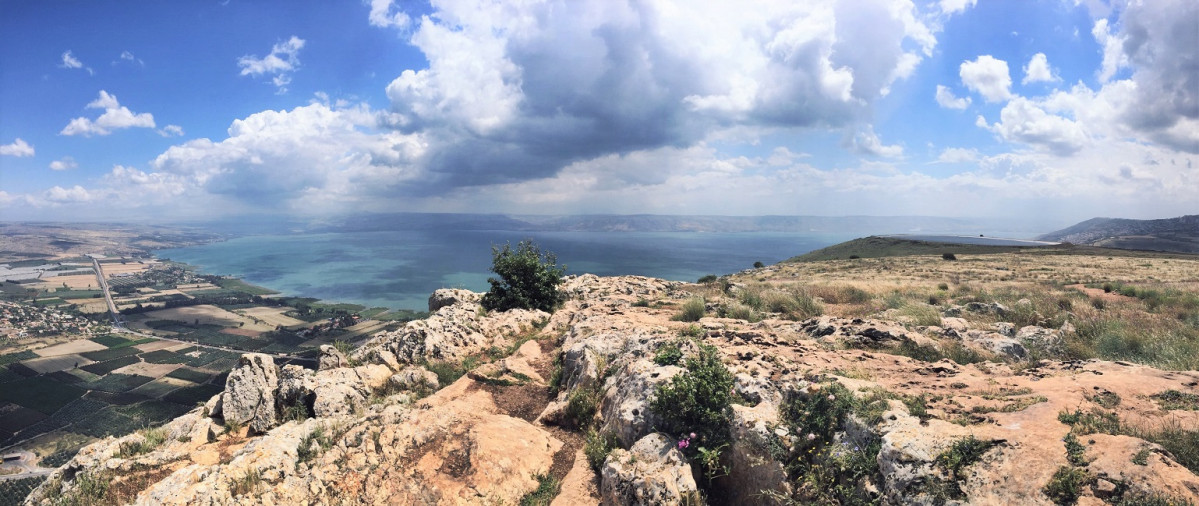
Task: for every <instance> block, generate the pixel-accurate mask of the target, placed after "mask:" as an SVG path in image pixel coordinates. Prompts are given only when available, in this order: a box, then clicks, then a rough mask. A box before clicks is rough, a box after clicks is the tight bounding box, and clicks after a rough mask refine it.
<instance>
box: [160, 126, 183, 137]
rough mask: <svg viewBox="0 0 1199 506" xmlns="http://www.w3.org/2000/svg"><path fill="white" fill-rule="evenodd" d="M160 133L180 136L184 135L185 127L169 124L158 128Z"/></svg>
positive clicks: (166, 135) (167, 135)
mask: <svg viewBox="0 0 1199 506" xmlns="http://www.w3.org/2000/svg"><path fill="white" fill-rule="evenodd" d="M158 135H161V136H163V137H180V136H182V135H183V127H181V126H179V125H167V126H164V127H162V128H161V129H159V130H158Z"/></svg>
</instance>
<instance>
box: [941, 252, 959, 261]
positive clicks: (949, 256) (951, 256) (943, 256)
mask: <svg viewBox="0 0 1199 506" xmlns="http://www.w3.org/2000/svg"><path fill="white" fill-rule="evenodd" d="M941 259H942V260H957V259H958V257H957V255H954V254H953V253H941Z"/></svg>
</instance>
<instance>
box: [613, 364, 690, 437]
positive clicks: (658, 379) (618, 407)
mask: <svg viewBox="0 0 1199 506" xmlns="http://www.w3.org/2000/svg"><path fill="white" fill-rule="evenodd" d="M681 372H683V368H681V367H678V366H673V365H670V366H660V365H657V364H655V363H653V362H651V361H649V360H646V359H641V360H637V361H634V362H631V363H628V364H626V365H625V367H623V368H621V369H619V370H618V371H617V372H616V373H614V374H613V377H612V378H611V379H610V380H609V383H608V388H607V390H606V391H605V394H604V398H603V400H602V401H601V402H600V409H599V411H600V417H601V420H602V425H601V428H602V429H601V430H602V431H605V432H611V433H613V434H616V437H617V438H619V439H620V441H621V443H622V445H623V446H629V445H631V444H633V442H634V441H637V440H639V439H641V437H642V436H645V435H646V434H649V433H650V432H651V431H652V430H653V427H654V425H655V423H656V422H657V417H655V416H654V414H653V412H652V411H651V410H650V408H649V407H650V401H651V400H652V399H653V398H654V391H655V390H656V389H657V388H658V385H661V384H663V383H666V382H669V381H670V378H673V377H674V376H675V375H676V374H679V373H681Z"/></svg>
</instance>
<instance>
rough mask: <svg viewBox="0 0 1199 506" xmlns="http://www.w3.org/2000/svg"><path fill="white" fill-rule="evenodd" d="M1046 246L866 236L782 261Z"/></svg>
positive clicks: (969, 252) (986, 251) (974, 252)
mask: <svg viewBox="0 0 1199 506" xmlns="http://www.w3.org/2000/svg"><path fill="white" fill-rule="evenodd" d="M1045 248H1048V246H987V245H980V244H949V243H944V242H929V241H915V240H911V239H900V238H895V237H878V236H870V237H863V238H860V239H854V240H852V241H846V242H843V243H840V244H834V245H832V246H829V247H827V248H822V249H818V250H816V251H811V252H808V253H805V254H803V255H799V256H796V257H792V258H789V259H787V260H785V261H786V262H819V261H822V260H845V259H849V258H881V257H897V256H911V255H942V254H945V253H953V254H954V255H961V254H967V255H985V254H989V253H1009V252H1012V251H1020V250H1024V249H1045Z"/></svg>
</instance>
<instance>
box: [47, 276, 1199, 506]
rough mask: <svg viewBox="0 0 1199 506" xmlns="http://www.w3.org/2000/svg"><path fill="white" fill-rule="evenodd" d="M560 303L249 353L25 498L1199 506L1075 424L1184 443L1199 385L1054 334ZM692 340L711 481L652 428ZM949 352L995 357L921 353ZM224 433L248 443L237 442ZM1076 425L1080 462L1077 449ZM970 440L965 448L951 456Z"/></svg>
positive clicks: (1163, 464) (471, 298)
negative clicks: (830, 477) (716, 452)
mask: <svg viewBox="0 0 1199 506" xmlns="http://www.w3.org/2000/svg"><path fill="white" fill-rule="evenodd" d="M562 286H563V289H564V290H565V292H566V293H567V294H568V295H569V299H568V300H567V302H566V303H565V306H564V307H563V308H562V309H560V310H559V311H557V312H556V313H554V314H553V315H552V316H551V315H549V314H546V313H542V312H536V311H508V312H503V313H487V312H485V311H482V310H481V307H480V306H479V305H478V294H472V293H469V292H464V291H461V290H453V291H450V290H439V291H438V292H437V293H435V294H434V296H433V297H431V298H430V310H431V311H432V314H431V315H430V316H429V318H428V319H426V320H422V321H418V322H411V323H409V324H407V325H406V326H405V327H404V328H402V329H400V330H398V331H395V332H388V333H382V334H379V335H376V336H374V337H372V338H371V339H369V340H368V341H367V342H366V343H365V344H364V345H363V346H361V347H360V348H358V349H356V350H354V351H353V352H351V353H349V356H344V355H342V354H339V353H336V350H335V349H331V348H330V349H327V350H322V351H323V353H322V361H321V365H320V367H319V369H318V370H311V369H306V368H303V367H300V366H297V365H285V366H283V367H277V366H276V365H275V364H274V362H273V360H272V358H271V357H270V356H268V355H261V354H247V355H245V356H244V357H243V358H242V360H241V362H240V363H239V365H238V367H237V368H236V369H235V370H234V371H233V372H232V373H231V374H230V375H229V380H228V382H227V384H226V389H225V391H224V392H223V393H221V394H219V395H218V396H216V397H214V398H213V400H211V401H209V402H208V403H206V404H205V406H202V407H197V408H196V409H195V410H193V411H191V412H189V413H187V414H186V415H184V416H182V417H180V418H178V419H176V420H174V421H172V422H170V423H168V424H167V425H166V426H165V427H164V428H162V429H161V430H162V431H163V432H162V434H160V435H162V436H164V437H161V438H152V437H150V436H157V434H150V433H147V432H142V433H138V434H131V435H128V436H125V437H122V438H108V439H105V440H102V441H99V442H97V443H95V444H92V445H90V446H88V447H86V448H85V449H84V450H83V451H81V452H80V453H79V454H78V455H76V456H75V458H73V459H72V460H71V461H70V462H69V463H67V464H66V465H65V466H63V467H62V468H60V469H59V470H57V471H56V472H55V474H54V475H53V476H52V477H51V478H50V479H49V480H47V482H46V483H45V484H43V485H42V487H40V488H39V489H38V490H37V491H36V492H35V493H34V494H33V495H31V496H30V498H29V499H28V502H27V503H28V504H53V503H54V502H55V501H58V500H64V501H65V502H69V501H66V499H72V498H73V499H77V500H78V502H83V503H86V502H89V501H88V500H86V499H87V498H89V497H94V495H88V494H94V493H95V490H94V489H93V488H90V487H92V484H94V483H95V482H96V480H103V481H104V482H105V483H108V484H110V485H109V486H108V488H106V489H105V490H107V492H105V493H108V494H124V495H117V496H115V497H109V496H106V497H107V499H105V500H108V499H113V500H111V501H109V502H116V503H121V502H130V503H134V504H342V503H349V504H517V503H520V501H521V499H522V498H523V497H525V496H526V495H529V494H532V493H534V492H535V491H537V490H538V489H539V487H542V486H544V485H546V484H549V483H554V480H558V481H557V483H560V486H561V493H560V495H559V496H558V499H557V500H556V501H555V502H554V504H571V505H574V504H601V503H602V504H701V503H703V502H704V501H710V502H713V503H725V504H751V503H753V504H784V503H787V501H788V500H796V501H799V500H800V499H802V498H806V497H813V496H816V495H819V493H825V492H827V493H830V494H835V493H853V494H860V495H861V496H862V497H870V498H873V499H875V500H878V501H880V502H882V503H883V504H955V503H961V504H1051V501H1050V499H1049V497H1048V496H1047V495H1046V492H1045V490H1046V487H1047V486H1048V484H1049V483H1050V482H1051V480H1053V479H1054V474H1055V472H1057V471H1058V470H1059V469H1061V468H1063V467H1065V468H1069V469H1075V470H1076V472H1077V473H1081V476H1084V477H1085V480H1084V481H1083V482H1082V484H1081V485H1080V487H1081V488H1080V491H1079V494H1080V496H1081V497H1080V499H1079V503H1080V504H1084V503H1085V504H1101V503H1103V502H1108V503H1115V502H1118V501H1120V500H1121V498H1132V497H1134V496H1136V497H1140V496H1142V495H1145V494H1158V495H1160V496H1162V497H1167V498H1173V499H1177V500H1190V501H1196V500H1199V499H1197V498H1199V477H1197V476H1196V475H1195V473H1194V472H1192V471H1191V470H1190V469H1187V468H1186V467H1184V466H1182V465H1180V464H1179V463H1178V460H1177V458H1176V457H1177V456H1175V455H1171V454H1170V452H1168V451H1167V450H1166V449H1165V448H1163V447H1162V446H1159V445H1156V444H1154V443H1151V442H1149V441H1147V440H1145V439H1141V438H1139V437H1135V436H1134V435H1132V434H1133V432H1131V431H1125V432H1118V431H1109V432H1112V433H1103V432H1102V431H1099V432H1095V431H1092V432H1083V431H1081V430H1080V429H1076V428H1074V427H1072V426H1071V425H1070V424H1069V423H1067V422H1068V421H1069V420H1070V418H1069V417H1070V416H1072V415H1070V414H1071V413H1082V414H1086V413H1092V412H1095V413H1101V415H1095V416H1110V417H1114V418H1116V419H1120V420H1127V421H1128V423H1130V424H1136V425H1135V426H1137V427H1153V426H1155V425H1154V424H1160V423H1167V422H1168V423H1175V424H1178V426H1180V427H1184V428H1186V427H1191V428H1193V427H1197V426H1199V411H1191V410H1179V409H1165V408H1163V407H1162V406H1161V405H1159V404H1158V403H1157V401H1155V400H1154V397H1152V396H1154V395H1157V394H1160V393H1161V392H1164V391H1167V390H1173V391H1177V392H1182V393H1184V394H1189V395H1190V394H1194V395H1199V389H1197V386H1199V372H1193V371H1174V372H1169V371H1160V370H1157V369H1153V368H1149V367H1144V366H1138V365H1132V364H1125V363H1119V362H1106V361H1098V360H1091V361H1075V362H1053V361H1047V360H1046V361H1040V362H1036V363H1030V362H1029V361H1028V360H1027V358H1026V356H1027V349H1028V348H1030V347H1033V346H1054V345H1055V343H1059V342H1060V340H1061V336H1062V335H1063V333H1064V332H1065V331H1063V330H1054V329H1045V328H1042V327H1023V328H1020V329H1018V330H1017V329H1016V328H1015V327H1014V326H1010V325H1009V326H1005V325H1003V323H1002V322H1000V323H998V324H996V323H977V322H978V320H970V319H968V318H966V317H965V316H946V317H944V318H942V322H941V323H942V325H941V326H938V327H918V326H914V325H912V324H910V323H909V324H908V325H904V324H902V323H900V322H896V321H893V320H888V319H885V318H884V317H883V316H880V315H875V316H871V317H868V318H839V317H833V316H820V317H817V318H810V319H806V320H803V321H791V320H786V319H782V318H775V317H771V316H770V315H768V316H767V317H766V318H765V319H764V320H762V321H757V322H749V321H746V320H736V319H731V318H715V317H711V316H705V317H704V318H702V319H701V320H700V321H698V322H694V323H692V322H679V321H674V320H672V317H674V316H675V315H676V314H678V307H679V305H681V303H682V302H683V301H684V300H685V299H687V298H689V297H691V296H692V293H690V292H687V291H686V290H683V289H682V288H683V286H682V285H680V284H679V283H674V282H667V281H662V280H656V279H650V278H641V277H632V276H627V277H616V278H599V277H595V276H590V275H587V276H578V277H570V278H568V279H566V280H565V281H564V283H563V285H562ZM742 289H743V290H745V289H746V288H744V287H743V288H742ZM696 290H699V289H696ZM951 309H952V308H951ZM973 311H985V312H986V315H987V319H986V320H984V321H986V322H994V321H995V318H998V317H1000V315H1001V314H1002V313H1003V311H1007V309H1006V308H1003V311H1000V308H996V307H994V306H993V305H990V304H982V306H980V307H966V306H963V307H961V308H959V310H958V313H959V314H963V315H966V316H968V314H967V313H971V312H973ZM701 346H712V347H715V349H716V350H717V353H718V356H719V357H720V359H721V361H722V364H723V366H724V367H725V368H726V369H727V371H728V374H729V377H731V378H732V383H731V384H732V386H731V389H730V393H731V395H732V396H733V398H734V399H735V402H734V403H733V404H732V405H731V406H729V408H728V411H727V415H728V419H727V422H728V424H727V427H726V429H727V435H728V439H727V446H725V447H722V448H721V452H722V457H721V459H720V460H719V461H718V462H715V465H714V466H710V467H707V468H705V467H704V466H703V464H701V463H700V462H699V460H698V459H699V452H698V449H697V446H699V444H700V443H701V442H700V441H698V440H696V441H695V446H692V445H691V444H690V443H691V439H690V438H692V437H695V436H693V435H684V434H673V433H666V432H661V431H662V430H663V427H665V426H666V424H665V423H664V422H665V420H664V417H666V418H669V417H670V416H672V413H670V412H658V411H655V408H654V402H653V400H654V399H655V398H656V396H657V395H658V392H659V389H660V388H661V387H662V386H663V385H668V384H672V383H673V382H674V381H675V380H676V379H679V378H687V375H688V374H691V371H690V370H689V369H688V367H689V365H688V361H687V359H688V358H691V357H695V356H697V354H698V353H699V352H700V349H701ZM958 347H967V348H971V349H974V350H977V351H979V352H980V353H982V356H984V357H990V358H992V360H991V361H986V362H979V363H971V364H958V363H955V362H953V361H951V360H948V359H944V358H941V357H939V356H931V357H925V356H920V353H930V354H931V353H935V352H936V350H938V349H942V350H949V349H951V348H952V349H956V348H958ZM912 350H915V351H916V352H919V353H915V352H913V351H912ZM668 352H669V353H668ZM904 353H908V354H912V355H913V356H919V357H920V358H911V357H909V356H904V355H903V354H904ZM671 354H674V355H673V356H674V358H669V356H671ZM663 357H667V358H663ZM471 363H477V365H476V366H474V367H472V368H471V370H469V371H461V370H460V369H459V371H461V372H465V374H462V375H461V377H458V378H457V379H456V380H452V381H447V382H446V383H447V384H440V383H439V380H438V378H439V375H440V376H441V377H442V378H452V377H451V376H448V375H449V374H451V372H452V371H453V370H454V368H456V367H461V366H463V364H471ZM424 364H428V368H426V367H425V365H424ZM430 369H433V370H436V371H437V373H434V372H432V370H430ZM821 387H823V388H829V389H832V388H838V390H836V391H837V392H844V393H840V394H838V396H833V395H832V394H829V395H830V401H829V402H833V401H834V400H835V398H836V397H842V398H844V397H849V396H852V397H853V398H854V399H855V403H853V404H852V410H853V411H852V412H851V413H848V414H844V416H843V417H842V419H839V420H833V421H832V422H830V421H825V422H821V423H827V424H828V425H827V426H826V427H824V428H827V429H828V431H829V432H828V434H829V436H828V437H829V439H828V440H823V439H821V438H822V437H824V436H817V434H816V433H817V432H819V433H821V434H823V433H824V432H822V431H823V430H824V428H820V427H816V426H814V425H813V426H811V427H798V426H796V425H795V424H796V421H795V420H794V419H792V418H789V417H795V416H799V415H797V414H796V413H797V412H799V411H803V409H799V410H795V409H792V410H791V411H788V406H791V408H794V406H795V404H794V403H795V402H797V401H796V399H800V400H805V399H806V400H811V399H818V398H821V397H823V396H824V395H825V393H824V392H823V391H820V390H819V389H820V388H821ZM842 389H843V390H842ZM800 391H802V392H807V393H806V394H804V395H803V396H796V395H793V394H794V393H795V392H800ZM817 392H819V393H817ZM1112 399H1119V401H1118V402H1117V401H1113V400H1112ZM842 400H845V399H842ZM805 402H806V401H805ZM789 403H790V404H789ZM659 409H660V408H659ZM847 409H848V408H847ZM802 416H808V417H810V418H811V420H821V419H819V418H818V417H811V413H810V412H805V413H803V415H802ZM1080 416H1081V415H1080ZM834 422H836V423H834ZM811 423H813V424H815V423H817V422H815V421H813V422H811ZM239 424H240V425H243V426H245V427H246V429H248V430H246V429H243V430H241V431H232V430H230V429H233V428H235V427H236V426H237V425H239ZM684 431H685V430H684ZM1071 431H1075V432H1078V433H1079V435H1078V437H1077V439H1078V441H1080V443H1079V444H1081V445H1082V447H1083V450H1082V453H1083V457H1084V458H1083V459H1082V460H1079V459H1078V458H1077V456H1074V457H1070V456H1068V452H1067V447H1066V444H1065V443H1064V441H1063V439H1064V438H1065V437H1066V435H1067V434H1070V433H1071ZM159 439H161V440H162V442H161V443H157V445H156V446H155V445H154V444H152V443H151V442H152V441H155V440H159ZM963 441H967V442H972V441H977V444H976V445H975V446H974V447H973V449H972V450H971V451H970V452H968V455H966V454H963V455H966V457H962V458H958V459H956V460H954V459H952V458H950V457H952V456H953V455H952V452H953V451H962V452H964V451H965V450H961V449H960V447H961V445H962V444H963V443H962V442H963ZM971 444H974V443H971ZM955 448H957V449H958V450H955ZM609 450H610V451H609ZM605 451H607V453H606V455H605V453H604V452H605ZM1075 451H1076V452H1077V450H1075ZM809 454H810V455H813V456H812V457H808V456H807V455H809ZM967 457H968V458H967ZM850 459H859V460H850ZM1071 459H1073V460H1071ZM801 461H802V463H803V465H805V466H809V467H806V468H802V469H801V467H800V466H799V463H801ZM951 461H952V463H950V462H951ZM709 464H712V463H711V462H710V463H709ZM592 465H595V467H596V468H598V470H596V469H593V467H592ZM705 471H707V472H708V475H707V476H705ZM801 471H802V472H809V473H812V474H811V475H810V476H819V474H818V473H820V472H824V473H834V474H835V473H843V474H840V475H836V476H839V477H840V478H837V479H840V480H842V481H839V482H836V483H838V484H839V485H838V486H839V487H840V489H839V490H840V491H836V490H832V489H833V488H836V487H832V486H831V485H830V486H828V487H827V488H828V490H813V487H814V486H816V485H813V483H821V482H819V481H815V480H817V478H811V479H808V477H809V475H805V474H801ZM854 473H857V474H854ZM805 480H806V481H805ZM846 491H849V492H846ZM801 502H802V501H801Z"/></svg>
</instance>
